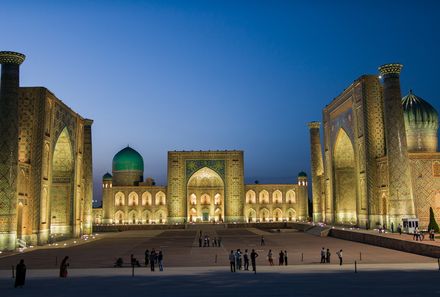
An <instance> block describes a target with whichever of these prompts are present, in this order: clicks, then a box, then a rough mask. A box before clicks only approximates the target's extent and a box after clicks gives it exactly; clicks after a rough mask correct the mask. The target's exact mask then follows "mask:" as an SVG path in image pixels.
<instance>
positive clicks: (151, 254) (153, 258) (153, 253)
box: [150, 249, 156, 271]
mask: <svg viewBox="0 0 440 297" xmlns="http://www.w3.org/2000/svg"><path fill="white" fill-rule="evenodd" d="M155 260H156V251H155V250H154V249H153V250H152V251H151V253H150V269H151V271H154V262H155Z"/></svg>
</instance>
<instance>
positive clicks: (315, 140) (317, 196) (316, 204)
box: [308, 122, 325, 222]
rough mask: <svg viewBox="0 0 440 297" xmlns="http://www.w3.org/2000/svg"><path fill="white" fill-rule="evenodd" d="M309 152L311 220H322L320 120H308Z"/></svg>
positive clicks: (322, 169)
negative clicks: (310, 163)
mask: <svg viewBox="0 0 440 297" xmlns="http://www.w3.org/2000/svg"><path fill="white" fill-rule="evenodd" d="M308 126H309V130H310V153H311V162H312V168H311V169H312V202H313V221H314V222H322V221H323V220H324V211H325V210H324V209H323V205H324V203H323V202H324V201H322V187H321V186H322V178H323V174H324V165H323V162H322V149H321V137H320V133H319V128H320V126H321V123H320V122H310V123H309V124H308Z"/></svg>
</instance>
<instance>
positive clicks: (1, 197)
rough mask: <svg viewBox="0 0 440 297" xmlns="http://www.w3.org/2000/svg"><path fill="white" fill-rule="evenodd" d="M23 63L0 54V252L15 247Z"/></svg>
mask: <svg viewBox="0 0 440 297" xmlns="http://www.w3.org/2000/svg"><path fill="white" fill-rule="evenodd" d="M24 59H25V55H23V54H20V53H16V52H8V51H1V52H0V64H1V65H2V70H1V84H0V203H1V205H2V207H0V249H3V248H4V249H14V248H15V246H16V236H17V217H16V206H17V205H16V204H17V169H18V167H17V166H18V88H19V80H20V64H21V63H23V61H24Z"/></svg>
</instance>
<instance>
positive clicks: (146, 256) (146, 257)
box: [145, 249, 150, 267]
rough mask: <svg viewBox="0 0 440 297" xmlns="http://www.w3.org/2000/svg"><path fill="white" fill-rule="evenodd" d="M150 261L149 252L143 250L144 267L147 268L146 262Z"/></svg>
mask: <svg viewBox="0 0 440 297" xmlns="http://www.w3.org/2000/svg"><path fill="white" fill-rule="evenodd" d="M149 261H150V251H149V250H148V249H146V250H145V267H148V262H149Z"/></svg>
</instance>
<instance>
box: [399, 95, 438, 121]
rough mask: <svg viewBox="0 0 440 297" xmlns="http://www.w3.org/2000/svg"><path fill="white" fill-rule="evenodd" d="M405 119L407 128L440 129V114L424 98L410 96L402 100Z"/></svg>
mask: <svg viewBox="0 0 440 297" xmlns="http://www.w3.org/2000/svg"><path fill="white" fill-rule="evenodd" d="M402 105H403V117H404V119H405V124H406V125H407V127H415V128H432V129H437V128H438V113H437V111H436V110H435V109H434V107H432V105H431V104H429V103H428V102H426V101H425V100H423V99H422V98H420V97H418V96H416V95H414V94H413V92H412V91H411V90H410V91H409V94H408V95H406V96H405V97H403V98H402Z"/></svg>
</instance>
